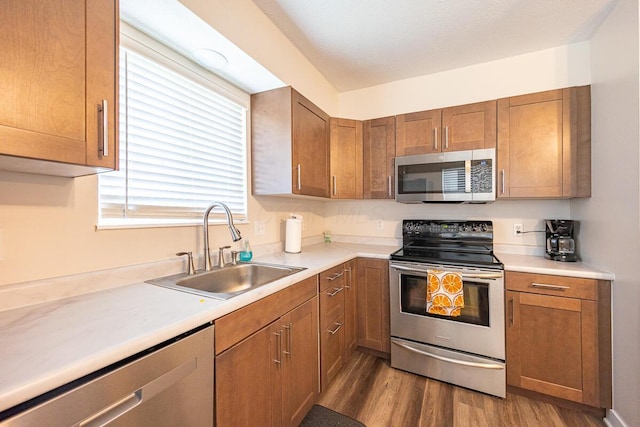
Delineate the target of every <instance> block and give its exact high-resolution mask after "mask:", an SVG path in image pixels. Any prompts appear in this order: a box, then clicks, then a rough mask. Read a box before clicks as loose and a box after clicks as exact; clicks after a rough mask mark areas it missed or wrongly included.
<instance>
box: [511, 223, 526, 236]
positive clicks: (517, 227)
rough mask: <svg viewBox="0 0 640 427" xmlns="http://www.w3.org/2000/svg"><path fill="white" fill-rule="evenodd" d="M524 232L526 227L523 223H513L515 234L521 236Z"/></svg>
mask: <svg viewBox="0 0 640 427" xmlns="http://www.w3.org/2000/svg"><path fill="white" fill-rule="evenodd" d="M523 232H524V227H523V226H522V224H513V235H514V236H521V235H522V233H523Z"/></svg>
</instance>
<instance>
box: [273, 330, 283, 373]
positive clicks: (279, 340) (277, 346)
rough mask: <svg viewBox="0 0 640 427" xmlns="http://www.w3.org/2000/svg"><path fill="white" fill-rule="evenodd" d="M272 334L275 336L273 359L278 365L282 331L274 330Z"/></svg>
mask: <svg viewBox="0 0 640 427" xmlns="http://www.w3.org/2000/svg"><path fill="white" fill-rule="evenodd" d="M273 334H274V335H275V336H276V358H275V359H273V361H274V362H276V363H277V364H278V365H279V364H281V363H282V331H278V332H274V333H273ZM278 357H280V358H278Z"/></svg>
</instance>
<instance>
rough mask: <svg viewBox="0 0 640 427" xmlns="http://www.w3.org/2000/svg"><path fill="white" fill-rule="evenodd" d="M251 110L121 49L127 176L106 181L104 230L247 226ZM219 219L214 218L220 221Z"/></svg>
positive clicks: (108, 175) (102, 179) (112, 174)
mask: <svg viewBox="0 0 640 427" xmlns="http://www.w3.org/2000/svg"><path fill="white" fill-rule="evenodd" d="M246 116H247V111H246V108H245V107H243V106H241V105H239V104H237V103H236V102H233V101H232V100H229V99H227V98H225V97H223V96H221V95H219V94H218V93H216V92H215V91H214V90H212V89H211V88H209V87H206V86H204V85H202V84H199V83H198V82H196V81H194V80H192V79H189V78H187V77H185V76H184V75H181V74H178V73H176V72H174V71H172V70H170V69H169V68H167V67H164V66H163V65H161V64H159V63H157V62H154V61H152V60H150V59H148V58H145V57H143V56H141V55H139V54H138V53H136V52H133V51H131V50H128V49H126V48H123V47H121V48H120V123H119V124H120V170H119V171H117V172H110V173H106V174H102V175H100V178H99V187H100V191H99V198H100V217H101V224H109V223H114V222H115V223H118V222H124V223H126V222H127V221H129V222H131V223H145V222H146V223H153V222H172V221H181V220H182V221H184V220H188V219H196V218H198V219H200V218H202V214H203V212H204V210H205V208H206V207H207V206H208V205H209V204H210V203H211V202H213V201H218V202H223V203H226V204H227V205H228V206H229V208H230V209H231V212H232V213H233V215H234V217H235V218H236V219H243V218H246V214H247V183H246ZM215 214H216V212H215V211H214V212H212V217H215Z"/></svg>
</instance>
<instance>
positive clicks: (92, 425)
mask: <svg viewBox="0 0 640 427" xmlns="http://www.w3.org/2000/svg"><path fill="white" fill-rule="evenodd" d="M197 367H198V363H197V359H196V358H193V359H191V360H189V361H187V362H186V363H183V364H182V365H180V366H178V367H176V368H174V369H172V370H170V371H169V372H167V373H165V374H163V375H161V376H160V377H158V378H156V379H154V380H153V381H150V382H148V383H147V384H145V385H144V386H142V387H140V388H139V389H138V390H136V391H134V392H133V393H131V394H130V395H128V396H126V397H124V398H122V399H120V400H119V401H117V402H115V403H113V404H112V405H109V406H107V407H106V408H104V409H102V410H101V411H99V412H97V413H95V414H93V415H91V416H89V417H88V418H85V419H84V420H82V421H81V422H79V423H78V424H76V426H78V427H98V426H104V425H107V424H109V423H110V422H112V421H114V420H116V419H117V418H119V417H121V416H123V415H124V414H126V413H127V412H129V411H131V410H132V409H133V408H135V407H136V406H139V405H140V404H142V403H143V402H144V401H147V400H149V399H151V398H153V397H154V396H156V395H157V394H160V393H161V392H162V391H164V390H166V389H168V388H169V387H171V386H172V385H174V384H175V383H177V382H178V381H180V380H181V379H183V378H185V377H186V376H188V375H190V374H191V373H192V372H194V371H195V370H196V368H197ZM74 427H75V426H74Z"/></svg>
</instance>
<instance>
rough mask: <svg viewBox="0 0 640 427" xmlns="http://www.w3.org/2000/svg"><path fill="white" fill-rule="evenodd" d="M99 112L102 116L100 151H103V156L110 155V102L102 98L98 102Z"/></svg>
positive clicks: (100, 122) (99, 139)
mask: <svg viewBox="0 0 640 427" xmlns="http://www.w3.org/2000/svg"><path fill="white" fill-rule="evenodd" d="M98 113H99V115H100V117H101V120H100V121H99V124H100V132H99V135H100V137H99V138H98V152H99V153H102V157H108V156H109V103H108V102H107V100H106V99H103V100H102V103H101V104H98Z"/></svg>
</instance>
